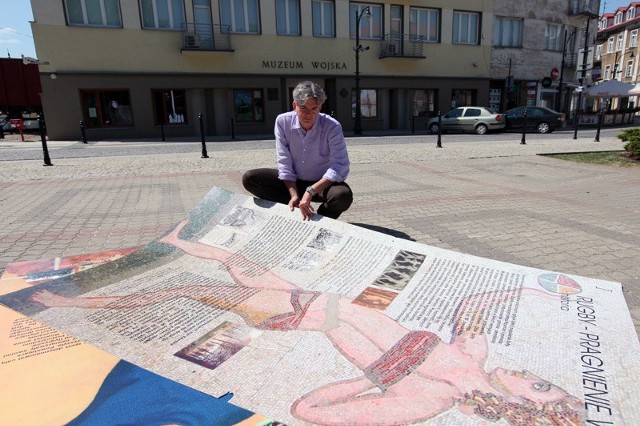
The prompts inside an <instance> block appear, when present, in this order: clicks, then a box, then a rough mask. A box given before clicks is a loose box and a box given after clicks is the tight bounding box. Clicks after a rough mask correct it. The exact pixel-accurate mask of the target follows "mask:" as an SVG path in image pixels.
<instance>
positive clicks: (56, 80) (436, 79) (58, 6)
mask: <svg viewBox="0 0 640 426" xmlns="http://www.w3.org/2000/svg"><path fill="white" fill-rule="evenodd" d="M522 3H523V4H518V5H514V4H513V2H507V1H502V0H499V1H488V2H487V1H462V0H453V1H444V0H441V1H424V0H414V1H394V2H387V1H381V2H377V3H373V2H353V1H347V0H260V1H258V0H139V1H119V0H58V1H50V0H31V4H32V10H33V14H34V22H33V24H32V30H33V35H34V41H35V45H36V52H37V55H38V59H39V60H40V73H41V80H42V86H43V93H42V103H43V109H44V113H45V117H46V122H47V131H48V135H49V137H50V138H51V139H53V140H61V139H77V138H78V137H79V135H80V127H81V126H83V127H84V128H85V129H86V134H87V136H88V137H89V138H91V139H126V138H158V137H159V135H160V134H163V135H166V137H173V138H176V137H197V136H199V135H201V131H202V133H203V134H204V135H206V136H231V135H268V134H272V132H273V123H274V120H275V117H276V116H277V115H278V114H280V113H282V112H284V111H287V110H290V109H291V101H292V100H291V91H292V89H293V87H294V86H295V85H296V84H297V83H298V82H299V81H301V80H305V79H309V80H313V81H315V82H317V83H319V84H320V85H322V86H323V87H324V88H325V90H326V91H327V94H328V100H327V102H326V103H325V106H324V112H326V113H330V114H332V115H333V116H335V117H336V118H337V119H338V120H340V121H341V122H342V123H343V127H344V129H345V131H346V132H350V131H352V130H353V126H354V117H355V106H356V104H357V102H356V93H357V92H359V93H360V104H361V126H362V129H363V131H364V132H367V131H378V130H424V129H425V124H426V121H427V119H428V118H429V117H432V116H434V115H437V114H438V113H439V112H442V113H445V112H446V111H448V110H449V109H451V108H452V107H455V106H459V105H482V106H488V107H493V108H495V109H503V108H505V107H507V106H514V105H515V104H519V103H521V102H529V101H531V99H532V98H531V91H532V87H534V86H535V88H534V89H535V95H534V99H533V100H534V102H536V103H543V104H544V103H545V102H547V103H551V102H553V103H555V98H554V99H553V100H549V99H550V98H549V96H551V97H553V96H556V95H555V93H556V92H557V91H558V90H557V88H555V87H551V88H550V87H546V88H542V87H541V86H540V81H542V79H543V78H544V77H545V76H547V75H548V74H549V73H550V72H551V70H552V69H553V68H554V67H556V66H560V63H561V62H562V58H563V56H564V53H565V52H564V50H565V48H566V44H562V43H561V42H559V40H561V36H562V34H563V32H564V30H566V29H567V28H576V25H581V24H582V22H583V21H580V20H578V21H576V20H575V19H573V21H572V18H574V17H575V16H576V15H577V16H579V13H578V12H577V11H576V6H577V7H578V9H580V8H582V7H583V6H584V5H585V4H589V5H591V4H593V6H594V7H596V10H597V7H598V5H599V2H597V1H596V2H593V1H591V2H590V1H587V2H575V1H571V0H567V1H560V2H542V1H533V2H522ZM524 3H526V4H524ZM542 3H544V4H545V5H546V6H545V7H542ZM547 3H552V4H548V5H547ZM498 10H500V11H501V12H500V14H498V13H497V11H498ZM532 12H535V13H533V14H532ZM594 24H595V21H594ZM527 35H528V37H527ZM574 44H575V43H574ZM573 46H574V45H572V48H573ZM570 74H571V73H570V72H568V73H567V76H569V75H570ZM565 78H566V80H565V82H568V81H569V80H570V78H569V77H565ZM507 82H508V85H507ZM545 91H547V92H550V93H551V95H549V94H548V93H547V95H545ZM201 129H202V130H201Z"/></svg>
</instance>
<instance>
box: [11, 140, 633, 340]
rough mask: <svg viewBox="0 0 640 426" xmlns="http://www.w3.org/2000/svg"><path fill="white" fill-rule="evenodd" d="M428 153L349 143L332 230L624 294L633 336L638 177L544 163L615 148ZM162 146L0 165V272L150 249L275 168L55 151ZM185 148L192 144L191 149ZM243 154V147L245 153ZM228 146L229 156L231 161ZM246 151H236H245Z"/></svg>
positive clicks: (267, 156) (462, 147)
mask: <svg viewBox="0 0 640 426" xmlns="http://www.w3.org/2000/svg"><path fill="white" fill-rule="evenodd" d="M468 139H469V140H468V141H466V142H458V143H455V144H454V143H451V144H446V143H445V144H444V147H443V148H437V147H436V146H435V144H434V141H435V139H434V137H433V136H431V135H429V136H418V135H402V136H380V137H369V138H348V139H347V144H348V146H349V150H350V156H351V161H352V169H351V175H350V177H349V179H348V182H349V184H350V185H351V186H352V188H353V190H354V193H355V201H354V204H353V205H352V207H351V209H350V210H349V211H348V212H346V213H345V214H344V215H343V216H342V217H341V218H340V220H341V221H345V222H349V223H353V224H357V225H360V226H364V227H367V228H369V229H374V230H378V231H381V232H385V233H388V234H391V235H394V236H397V237H398V238H409V239H412V240H415V241H417V242H420V243H423V244H428V245H433V246H437V247H441V248H445V249H450V250H454V251H458V252H462V253H467V254H472V255H477V256H481V257H487V258H492V259H496V260H500V261H504V262H510V263H515V264H519V265H525V266H532V267H536V268H541V269H547V270H552V271H559V272H565V273H570V274H577V275H582V276H587V277H592V278H599V279H605V280H611V281H617V282H621V283H622V284H623V285H624V292H625V297H626V300H627V303H628V305H629V309H630V311H631V314H632V317H633V321H634V324H635V327H636V331H640V262H639V261H638V259H640V237H639V236H638V235H639V234H638V230H637V224H638V219H640V169H638V168H617V167H611V166H601V165H592V164H578V163H573V162H567V161H562V160H558V159H554V158H550V157H548V156H543V155H539V154H545V153H554V152H555V153H557V152H578V151H598V150H605V151H607V150H620V149H622V143H621V142H620V141H619V140H618V139H616V138H615V137H612V136H606V137H603V138H601V139H600V142H594V140H593V137H586V136H584V137H580V138H578V139H577V140H573V139H572V138H571V136H570V135H569V134H568V133H558V134H557V135H556V134H554V137H553V138H548V137H547V138H544V139H538V138H534V137H532V138H529V140H528V141H527V143H526V144H525V145H522V144H520V143H519V140H520V139H519V136H517V135H514V138H513V141H512V142H505V141H504V140H500V141H498V140H492V137H491V135H485V137H481V138H479V137H477V136H475V135H469V136H468ZM142 143H145V144H149V146H152V145H154V144H159V142H116V141H112V142H91V143H89V144H82V143H78V142H75V141H71V142H50V143H49V150H50V154H51V158H52V161H53V164H54V166H52V167H43V162H42V160H41V159H40V160H18V161H2V153H3V151H2V149H3V148H4V147H8V146H13V147H15V146H18V147H20V146H24V147H25V149H32V150H37V149H38V148H39V146H36V145H38V144H37V143H36V142H22V144H23V145H20V144H21V143H14V144H13V145H11V142H6V141H4V142H3V141H0V272H1V271H2V270H4V268H5V267H6V265H7V264H8V263H11V262H15V261H21V260H35V259H44V258H53V257H59V256H68V255H74V254H82V253H89V252H97V251H101V250H107V249H116V248H123V247H131V246H136V245H141V244H145V243H147V242H149V241H151V240H152V239H154V238H155V237H157V236H158V235H159V234H161V233H163V232H164V231H166V230H168V229H169V228H170V227H171V226H172V225H175V224H176V223H177V222H178V221H179V220H180V219H182V218H183V217H184V216H185V214H186V213H187V212H189V211H190V210H191V209H192V207H193V206H194V205H195V204H196V203H197V202H198V201H199V200H200V199H201V198H202V197H203V196H204V195H205V194H206V193H207V192H208V191H209V190H210V189H211V188H212V187H213V186H219V187H222V188H225V189H228V190H231V191H235V192H240V193H245V191H244V189H243V188H242V186H241V183H240V180H241V176H242V173H243V172H244V171H245V170H247V169H249V168H255V167H263V166H268V167H272V166H274V162H275V152H274V148H273V142H272V141H263V143H254V144H252V145H250V146H251V148H249V149H248V148H246V146H247V144H249V142H247V141H236V142H209V143H208V144H207V147H208V155H209V158H201V155H200V144H199V143H197V142H183V147H188V146H192V147H193V150H192V152H183V153H172V154H156V155H120V156H91V157H87V158H57V157H56V150H58V149H61V148H62V147H65V148H77V149H78V150H91V149H95V148H96V147H98V146H100V147H111V148H113V150H119V149H124V148H125V147H131V146H133V144H142ZM187 144H190V145H187ZM243 144H244V145H243ZM234 145H235V146H236V147H238V149H234ZM241 147H242V149H240V148H241Z"/></svg>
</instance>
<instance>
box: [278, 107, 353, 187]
mask: <svg viewBox="0 0 640 426" xmlns="http://www.w3.org/2000/svg"><path fill="white" fill-rule="evenodd" d="M274 133H275V136H276V155H277V163H278V178H280V179H281V180H291V181H295V180H298V179H300V180H308V181H318V180H320V178H323V177H324V178H326V179H328V180H330V181H333V182H343V181H344V180H345V179H346V178H347V175H348V174H349V155H348V154H347V145H346V143H345V140H344V135H343V134H342V126H341V125H340V123H339V122H338V121H337V120H335V119H334V118H333V117H331V116H329V115H326V114H323V113H320V114H318V118H317V119H316V122H315V123H314V124H313V127H312V128H311V130H309V131H305V130H304V129H303V128H302V127H300V122H299V121H298V116H297V114H296V112H295V111H290V112H285V113H284V114H280V115H279V116H278V117H277V118H276V125H275V130H274Z"/></svg>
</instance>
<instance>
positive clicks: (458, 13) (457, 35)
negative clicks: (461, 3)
mask: <svg viewBox="0 0 640 426" xmlns="http://www.w3.org/2000/svg"><path fill="white" fill-rule="evenodd" d="M465 17H467V18H469V20H468V24H467V26H466V27H467V28H466V31H464V28H463V27H462V26H463V25H462V24H463V22H461V20H462V19H464V18H465ZM473 17H475V18H476V22H475V25H476V29H475V34H474V32H473V26H472V24H473V23H472V20H471V19H470V18H473ZM456 26H457V27H458V30H457V31H456ZM481 27H482V22H481V14H480V12H473V11H466V10H454V11H453V22H452V30H451V31H452V37H451V43H452V44H464V45H470V46H477V45H479V44H480V30H481ZM464 33H466V35H465V34H464ZM465 37H466V38H468V39H469V41H464V38H465Z"/></svg>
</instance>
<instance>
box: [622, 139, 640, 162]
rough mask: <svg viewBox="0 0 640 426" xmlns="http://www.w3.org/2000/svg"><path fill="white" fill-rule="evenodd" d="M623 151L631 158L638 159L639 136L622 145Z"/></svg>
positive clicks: (639, 155) (639, 152)
mask: <svg viewBox="0 0 640 426" xmlns="http://www.w3.org/2000/svg"><path fill="white" fill-rule="evenodd" d="M624 149H625V150H626V151H627V153H629V155H630V156H631V157H633V158H637V159H640V136H639V137H635V138H633V139H631V140H630V141H629V142H627V143H626V144H625V145H624Z"/></svg>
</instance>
